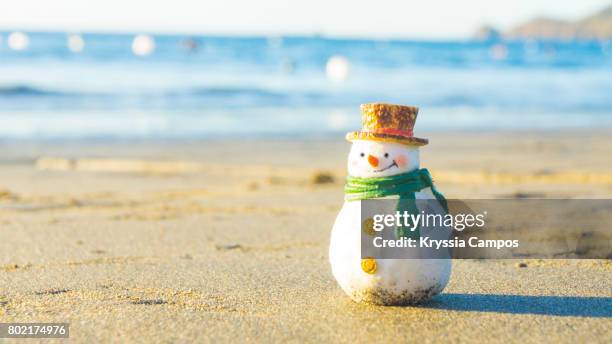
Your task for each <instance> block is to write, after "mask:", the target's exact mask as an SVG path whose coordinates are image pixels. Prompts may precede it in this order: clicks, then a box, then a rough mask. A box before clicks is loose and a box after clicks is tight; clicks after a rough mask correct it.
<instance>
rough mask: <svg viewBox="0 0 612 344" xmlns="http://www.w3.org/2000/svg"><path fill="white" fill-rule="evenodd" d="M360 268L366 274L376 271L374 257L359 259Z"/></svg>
mask: <svg viewBox="0 0 612 344" xmlns="http://www.w3.org/2000/svg"><path fill="white" fill-rule="evenodd" d="M361 270H363V272H365V273H366V274H370V275H372V274H375V273H376V259H374V258H364V259H362V260H361Z"/></svg>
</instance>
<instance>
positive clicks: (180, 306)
mask: <svg viewBox="0 0 612 344" xmlns="http://www.w3.org/2000/svg"><path fill="white" fill-rule="evenodd" d="M611 137H612V135H610V133H609V132H601V133H595V134H593V133H571V134H570V133H568V134H538V133H531V134H525V133H503V134H501V133H491V134H486V135H483V134H476V133H464V134H456V133H455V134H450V133H446V134H444V133H439V134H438V135H434V136H432V137H431V139H432V144H431V145H429V146H427V147H426V148H424V149H423V152H422V156H423V158H422V160H423V163H422V164H423V166H424V167H428V168H429V169H430V170H431V171H432V173H433V175H434V179H436V181H437V184H438V186H439V189H440V190H441V191H443V192H444V193H445V194H446V196H447V197H448V198H486V197H530V196H534V197H554V198H564V197H572V198H610V196H611V195H612V165H611V164H610V161H611V160H610V157H611V156H612V138H611ZM348 148H349V145H348V144H347V143H346V142H343V141H341V140H326V139H320V140H315V141H308V140H300V141H290V140H267V141H264V140H244V141H240V142H226V141H210V142H181V143H177V142H173V143H163V142H142V143H138V142H136V143H134V142H130V143H127V142H126V143H113V144H109V143H95V142H90V143H86V144H84V143H69V142H68V143H37V144H34V143H15V142H11V143H0V149H1V152H0V286H1V289H0V322H30V321H32V322H33V321H37V322H42V321H49V322H70V323H71V341H74V342H81V343H92V342H100V341H105V342H109V341H110V342H121V343H127V342H186V341H197V342H207V341H213V342H242V341H254V342H281V341H282V342H286V341H299V342H302V341H306V342H315V341H333V342H370V343H371V342H379V341H408V342H440V341H452V342H504V343H506V342H568V343H570V342H571V343H574V342H589V343H594V342H601V343H606V342H607V343H609V342H612V330H611V328H612V283H611V277H610V276H612V274H611V272H612V264H611V263H610V261H609V260H524V261H513V260H497V261H493V260H488V261H487V260H482V261H476V260H458V261H455V262H454V265H453V275H452V278H451V282H450V284H449V286H448V287H447V288H446V290H445V292H444V294H442V295H440V296H438V297H437V298H435V299H434V300H433V301H432V302H430V303H427V304H425V305H422V306H418V307H376V306H368V305H360V304H355V303H353V302H352V301H350V300H349V299H348V298H347V297H346V296H345V295H344V294H343V293H342V291H341V290H340V289H339V287H338V286H337V285H336V282H335V281H334V279H333V277H332V276H331V273H330V268H329V264H328V262H327V246H328V240H329V233H330V230H331V226H332V224H333V221H334V218H335V216H336V213H337V211H338V210H339V209H340V207H341V205H342V196H343V195H342V179H343V178H344V164H345V156H346V154H347V152H348ZM0 341H1V340H0Z"/></svg>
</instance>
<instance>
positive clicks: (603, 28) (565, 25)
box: [474, 5, 612, 40]
mask: <svg viewBox="0 0 612 344" xmlns="http://www.w3.org/2000/svg"><path fill="white" fill-rule="evenodd" d="M474 37H475V38H476V39H481V40H496V39H500V38H505V39H550V40H607V39H612V5H610V6H608V7H607V8H605V9H603V10H601V11H599V12H597V13H595V14H592V15H590V16H587V17H585V18H582V19H579V20H576V21H564V20H558V19H553V18H545V17H539V18H535V19H532V20H530V21H528V22H526V23H523V24H520V25H518V26H516V27H514V28H512V29H510V30H508V31H505V32H500V31H498V30H497V29H495V28H494V27H491V26H483V27H481V28H479V29H478V30H477V31H476V32H475V34H474Z"/></svg>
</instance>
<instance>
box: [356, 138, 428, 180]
mask: <svg viewBox="0 0 612 344" xmlns="http://www.w3.org/2000/svg"><path fill="white" fill-rule="evenodd" d="M419 163H420V162H419V148H418V147H417V146H410V145H403V144H399V143H393V142H379V141H372V140H354V141H353V146H352V147H351V152H350V153H349V157H348V174H349V175H351V176H353V177H388V176H392V175H396V174H401V173H405V172H410V171H412V170H415V169H417V168H419Z"/></svg>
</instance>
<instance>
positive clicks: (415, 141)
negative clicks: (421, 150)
mask: <svg viewBox="0 0 612 344" xmlns="http://www.w3.org/2000/svg"><path fill="white" fill-rule="evenodd" d="M418 112H419V108H418V107H415V106H403V105H393V104H382V103H368V104H362V105H361V123H362V129H361V131H353V132H350V133H348V134H346V139H347V140H349V141H353V140H375V141H386V142H396V143H401V144H405V145H413V146H423V145H426V144H427V143H428V142H429V140H427V139H422V138H418V137H414V135H413V133H412V129H413V128H414V123H415V122H416V118H417V114H418Z"/></svg>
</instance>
